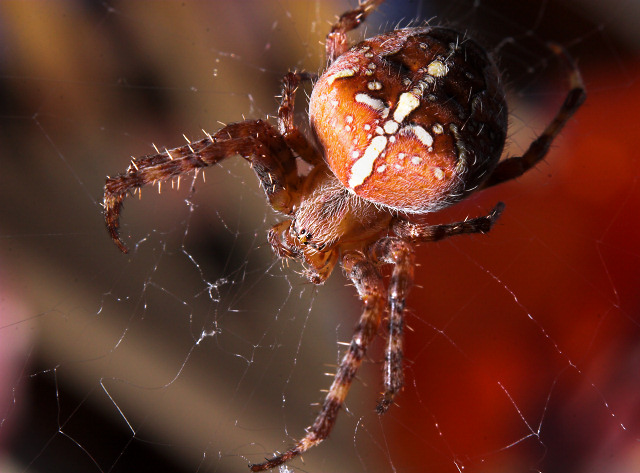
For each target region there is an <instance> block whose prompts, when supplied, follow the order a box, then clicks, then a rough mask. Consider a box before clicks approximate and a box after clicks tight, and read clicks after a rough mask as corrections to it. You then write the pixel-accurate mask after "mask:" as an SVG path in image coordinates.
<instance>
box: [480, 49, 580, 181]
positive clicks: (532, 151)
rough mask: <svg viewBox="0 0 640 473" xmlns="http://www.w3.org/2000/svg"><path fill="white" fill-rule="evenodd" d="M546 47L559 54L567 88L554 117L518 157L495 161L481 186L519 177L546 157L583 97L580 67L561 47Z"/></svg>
mask: <svg viewBox="0 0 640 473" xmlns="http://www.w3.org/2000/svg"><path fill="white" fill-rule="evenodd" d="M549 47H550V48H551V50H552V51H553V52H554V53H555V54H557V55H558V56H560V58H561V59H562V60H563V62H564V63H565V66H566V67H567V68H568V70H569V81H570V84H571V89H570V90H569V93H568V94H567V97H566V98H565V100H564V102H563V104H562V105H561V107H560V109H559V110H558V113H557V114H556V116H555V117H554V119H553V120H552V121H551V123H549V125H547V128H545V130H544V131H543V132H542V134H541V135H540V136H539V137H538V138H537V139H536V140H534V141H533V143H531V145H529V149H527V151H525V153H524V154H523V155H522V156H517V157H513V158H509V159H505V160H504V161H501V162H500V163H498V166H496V168H495V169H494V171H493V173H492V174H491V175H490V176H489V178H488V179H487V180H486V181H485V182H484V184H483V185H482V188H483V189H486V188H487V187H491V186H495V185H496V184H500V183H502V182H505V181H509V180H511V179H514V178H516V177H519V176H521V175H522V174H524V173H525V172H527V171H528V170H529V169H531V168H532V167H534V166H535V165H536V164H538V163H539V162H540V161H541V160H542V159H543V158H544V157H545V156H546V154H547V152H548V151H549V147H550V146H551V143H552V142H553V140H555V138H556V136H558V133H560V131H561V130H562V128H564V126H565V125H566V124H567V122H568V121H569V119H570V118H571V117H572V116H573V114H574V113H576V111H577V110H578V108H580V106H581V105H582V104H583V103H584V101H585V99H586V98H587V94H586V92H585V88H584V83H583V82H582V77H581V76H580V70H579V69H578V66H577V65H576V63H575V61H574V60H573V59H572V58H571V56H569V53H567V51H566V50H565V49H564V48H563V47H562V46H560V45H558V44H555V43H551V44H549Z"/></svg>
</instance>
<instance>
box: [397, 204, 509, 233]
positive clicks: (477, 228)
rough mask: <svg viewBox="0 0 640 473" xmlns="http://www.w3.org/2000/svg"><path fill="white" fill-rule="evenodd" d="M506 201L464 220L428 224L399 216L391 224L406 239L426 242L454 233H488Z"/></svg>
mask: <svg viewBox="0 0 640 473" xmlns="http://www.w3.org/2000/svg"><path fill="white" fill-rule="evenodd" d="M503 210H504V203H502V202H498V203H497V204H496V206H495V207H494V208H493V209H492V210H491V212H489V214H488V215H484V216H482V217H475V218H472V219H469V220H465V221H462V222H454V223H443V224H440V225H428V224H426V223H416V222H411V221H409V220H404V219H401V218H397V219H396V220H395V221H394V222H393V223H392V224H391V230H392V231H393V233H395V234H396V235H397V236H399V237H400V238H402V239H403V240H405V241H410V242H414V243H425V242H430V241H439V240H444V239H445V238H449V237H452V236H454V235H462V234H465V233H483V234H484V233H488V232H489V230H491V227H493V225H494V224H495V223H496V221H497V220H498V218H499V217H500V215H501V214H502V211H503Z"/></svg>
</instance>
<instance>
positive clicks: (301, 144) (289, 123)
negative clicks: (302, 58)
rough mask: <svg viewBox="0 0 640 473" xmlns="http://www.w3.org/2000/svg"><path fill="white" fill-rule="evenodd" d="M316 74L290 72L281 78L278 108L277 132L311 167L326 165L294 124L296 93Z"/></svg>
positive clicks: (314, 77)
mask: <svg viewBox="0 0 640 473" xmlns="http://www.w3.org/2000/svg"><path fill="white" fill-rule="evenodd" d="M317 77H318V76H317V74H312V73H310V72H306V71H291V72H289V73H287V74H286V75H285V76H284V77H283V78H282V98H281V100H280V107H279V108H278V131H279V132H280V134H281V135H282V136H283V137H284V140H285V141H286V143H287V144H288V145H289V147H290V148H291V149H293V151H294V152H295V153H296V154H297V155H298V156H300V158H302V159H303V160H305V161H306V162H308V163H309V164H311V165H313V166H317V165H320V164H322V165H326V164H325V162H324V159H322V155H321V154H320V153H319V152H318V150H317V149H316V148H315V147H314V146H313V145H311V143H309V140H307V137H306V136H304V134H303V133H302V132H301V131H300V129H298V128H297V127H296V125H295V123H294V113H293V111H294V104H295V99H296V92H297V91H298V86H299V85H300V83H301V82H306V81H311V80H314V79H317Z"/></svg>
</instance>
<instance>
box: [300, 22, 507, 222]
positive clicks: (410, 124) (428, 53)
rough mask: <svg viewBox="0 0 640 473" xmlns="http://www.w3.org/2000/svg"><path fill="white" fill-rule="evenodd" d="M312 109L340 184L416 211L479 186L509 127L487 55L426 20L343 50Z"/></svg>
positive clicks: (452, 199)
mask: <svg viewBox="0 0 640 473" xmlns="http://www.w3.org/2000/svg"><path fill="white" fill-rule="evenodd" d="M309 116H310V120H311V123H312V126H313V128H314V130H315V132H316V135H317V136H318V139H319V141H320V143H321V144H322V146H323V148H324V153H325V157H326V160H327V163H328V164H329V167H330V168H331V170H332V171H333V173H334V174H335V175H336V177H337V178H338V179H339V180H340V181H341V182H342V184H343V185H344V186H345V187H346V188H348V189H349V190H350V191H352V192H354V193H355V194H357V195H358V196H360V197H363V198H365V199H367V200H369V201H372V202H375V203H377V204H381V205H384V206H387V207H391V208H394V209H398V210H402V211H406V212H412V213H425V212H431V211H434V210H438V209H439V208H442V207H445V206H446V205H449V204H451V203H453V202H455V201H457V200H460V199H462V198H463V197H464V196H465V195H466V194H467V193H469V192H471V191H473V190H474V189H475V188H477V186H478V185H479V184H480V183H481V182H482V181H483V180H484V179H485V178H486V176H488V175H489V174H490V173H491V170H492V169H493V168H494V167H495V165H496V164H497V162H498V160H499V159H500V155H501V153H502V148H503V146H504V141H505V137H506V130H507V105H506V101H505V96H504V92H503V90H502V84H501V82H500V76H499V74H498V70H497V67H496V66H495V64H494V62H493V60H492V59H491V57H490V56H489V55H488V54H487V53H486V52H485V50H484V49H482V47H481V46H480V45H478V43H476V42H475V41H473V40H471V39H469V38H468V37H467V36H466V35H465V34H463V33H458V32H456V31H454V30H451V29H448V28H439V27H429V26H428V27H423V28H405V29H400V30H396V31H392V32H390V33H386V34H382V35H379V36H376V37H374V38H370V39H368V40H365V41H363V42H362V43H360V44H358V45H356V46H354V47H353V48H351V49H350V50H349V51H347V52H346V53H344V54H343V55H342V56H340V57H339V58H338V59H336V61H335V62H333V64H332V65H331V66H330V67H329V68H328V69H327V70H326V71H325V73H324V74H323V75H322V76H321V77H320V79H319V80H318V82H317V83H316V85H315V87H314V88H313V92H312V94H311V99H310V103H309Z"/></svg>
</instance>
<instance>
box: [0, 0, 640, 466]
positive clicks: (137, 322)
mask: <svg viewBox="0 0 640 473" xmlns="http://www.w3.org/2000/svg"><path fill="white" fill-rule="evenodd" d="M355 4H356V2H355V1H328V0H327V1H325V0H322V1H320V0H317V1H276V0H252V1H242V2H231V1H210V2H191V1H182V2H173V1H166V2H152V1H108V2H96V1H60V2H46V1H39V2H38V1H36V2H19V1H13V2H12V1H3V2H1V3H0V45H1V47H0V164H1V167H0V239H1V240H0V471H2V472H13V471H16V472H17V471H20V472H22V471H29V472H57V471H65V472H69V471H73V472H114V473H115V472H123V471H141V470H142V471H146V470H156V471H176V472H183V471H184V472H187V471H233V472H242V471H246V470H245V469H246V464H247V463H249V462H256V461H260V460H261V459H262V458H263V457H265V456H268V455H270V454H271V453H272V452H273V451H274V450H277V449H279V450H282V449H284V448H286V447H287V446H288V445H289V444H291V442H292V441H293V440H294V439H297V438H299V437H300V436H301V435H302V434H303V429H304V427H305V426H307V425H309V424H310V423H311V422H312V420H313V417H314V415H315V412H316V410H315V407H314V406H310V405H309V404H310V403H312V402H318V401H320V400H321V399H322V393H320V392H319V390H320V389H326V388H327V387H328V386H329V383H330V378H328V377H327V376H324V375H323V373H324V372H332V371H333V369H334V368H333V367H331V366H327V365H331V364H334V363H336V361H337V360H338V358H339V353H338V348H337V347H338V345H337V343H336V342H338V341H346V340H348V339H349V337H350V335H351V330H352V327H353V324H354V323H355V320H356V318H357V316H358V312H359V310H360V306H359V303H358V301H357V298H356V297H355V291H354V290H353V288H352V287H349V286H348V285H347V284H346V281H345V279H344V277H343V276H342V275H341V274H340V271H336V273H335V274H334V275H333V276H332V278H331V279H330V280H329V281H328V282H327V284H325V285H324V286H322V287H319V288H315V287H312V286H311V285H310V284H309V283H307V282H306V281H305V280H304V279H303V278H302V277H301V276H300V275H299V274H298V272H299V270H300V268H299V266H297V265H296V264H292V265H289V267H288V268H287V267H284V268H283V267H282V265H281V264H280V262H278V261H277V260H276V259H275V257H274V256H273V254H272V253H271V250H270V248H269V246H268V244H267V243H266V230H267V229H268V228H269V226H270V225H271V224H272V223H274V222H275V221H276V216H274V215H273V212H272V211H271V210H270V209H269V208H268V206H267V204H266V203H265V199H264V197H263V195H262V192H261V190H260V189H259V187H258V185H257V180H256V179H255V177H254V175H253V173H252V172H251V170H250V169H249V167H248V166H247V165H246V163H244V162H243V161H242V160H240V159H232V160H229V162H226V163H224V164H223V165H222V166H221V167H216V168H214V169H210V170H208V171H207V172H206V182H203V180H202V177H199V178H198V180H197V181H195V182H192V181H191V180H190V179H183V180H182V184H181V188H180V190H170V189H169V187H170V186H169V185H165V186H164V187H163V192H162V194H161V195H159V194H158V192H157V189H156V188H153V189H152V188H148V189H144V190H143V192H142V199H141V200H138V199H137V197H136V198H129V200H128V201H127V202H126V204H127V205H126V210H125V211H124V213H123V218H122V223H123V228H122V233H123V235H124V238H125V241H126V242H127V243H128V245H129V246H130V247H131V248H132V251H131V253H130V254H129V255H126V256H125V255H123V254H120V253H119V252H118V251H117V249H116V247H115V246H114V245H113V244H112V242H111V241H110V240H109V238H108V236H107V234H106V232H105V230H104V225H103V222H102V216H101V207H100V206H99V201H100V199H101V194H102V186H103V185H104V179H105V176H106V175H114V174H116V173H118V172H121V171H124V170H125V169H126V167H127V166H128V162H129V159H130V157H131V156H141V155H144V154H148V153H150V152H152V151H153V148H152V143H155V144H156V145H157V146H158V147H165V146H166V147H169V148H171V147H175V146H179V145H181V144H183V143H184V138H183V137H182V135H183V134H184V135H185V136H186V137H188V138H190V139H198V138H200V137H202V136H203V132H202V131H201V130H202V129H205V130H207V131H210V132H211V131H215V130H216V129H217V128H219V127H220V126H221V123H229V122H233V121H240V120H242V119H243V117H251V118H256V117H265V116H267V115H270V116H273V115H274V114H275V113H276V110H277V105H278V101H277V98H275V97H276V96H277V95H278V94H279V93H280V91H279V87H280V85H279V81H280V79H281V77H282V75H283V74H284V73H285V72H287V71H288V70H290V69H307V70H311V71H319V70H321V69H322V67H323V65H324V59H323V45H322V41H323V39H324V35H325V34H326V32H327V30H328V28H329V26H330V24H331V22H332V21H334V19H335V17H336V15H338V14H340V13H342V12H343V11H345V10H347V9H349V8H351V7H353V6H354V5H355ZM638 18H640V6H639V5H638V3H637V2H635V1H624V0H613V1H610V2H606V3H605V2H599V1H596V0H592V1H587V0H582V1H579V0H529V1H523V2H508V1H499V0H479V1H467V0H455V1H446V2H445V1H441V2H438V1H432V2H427V1H422V2H421V1H417V0H416V1H409V0H403V1H393V0H389V1H388V2H387V3H385V4H384V5H382V7H381V8H380V9H379V11H378V12H376V13H375V14H374V15H372V16H371V18H370V21H368V22H367V24H366V28H362V29H360V30H358V31H356V32H354V33H353V38H354V39H357V38H361V37H362V36H363V35H364V34H369V35H371V34H375V33H377V32H379V31H382V30H386V29H389V28H393V27H394V26H396V25H397V24H400V25H406V24H409V23H410V22H411V21H416V22H418V23H419V22H422V21H425V20H431V22H432V23H434V24H441V23H443V24H448V25H452V26H454V27H456V28H458V29H461V30H465V31H468V32H469V34H471V35H472V36H474V37H476V38H477V39H479V40H480V41H481V42H482V43H483V44H485V45H486V46H487V48H488V49H490V50H492V51H493V52H494V53H495V54H496V57H497V58H498V60H499V64H500V67H501V69H502V70H503V71H504V77H505V81H506V83H507V84H508V87H509V102H510V107H511V119H510V133H509V134H510V137H509V143H508V150H507V153H508V154H511V155H517V154H519V153H522V152H523V150H524V149H526V147H527V146H528V144H529V143H530V142H531V140H532V139H533V138H535V136H536V135H537V134H539V133H540V131H541V130H542V129H543V128H544V126H545V124H546V123H548V121H549V120H550V119H551V117H552V116H553V114H554V113H555V111H556V109H557V107H558V106H559V104H560V103H561V102H562V100H563V98H564V95H565V94H566V90H567V81H566V77H565V74H564V71H563V70H562V68H561V67H559V66H558V64H557V63H556V61H555V59H554V57H553V55H552V54H551V53H550V51H549V50H548V48H547V47H546V43H547V42H548V41H555V42H559V43H561V44H563V45H565V46H566V47H567V49H568V50H569V51H570V53H571V54H572V55H573V56H574V57H575V58H576V59H577V61H578V63H579V65H580V68H581V70H582V73H583V76H584V80H585V83H586V85H587V89H588V94H589V96H588V100H587V103H586V105H585V106H584V107H583V108H582V109H581V110H580V111H579V112H578V114H577V115H576V116H575V118H574V119H572V120H571V123H570V124H569V126H568V127H567V129H566V130H565V131H564V132H563V133H562V135H561V137H560V138H559V139H558V140H557V141H556V142H555V143H554V146H553V148H552V150H551V153H550V155H549V156H548V158H547V159H546V160H545V162H543V163H542V164H541V165H539V166H538V167H537V168H536V169H535V170H533V171H531V172H530V173H528V174H527V175H526V176H524V177H522V178H521V179H518V180H517V181H515V182H510V183H508V184H505V185H502V186H499V187H498V188H495V189H491V190H490V191H487V192H485V193H483V194H480V195H478V196H474V197H472V198H471V199H469V200H468V201H466V202H464V203H461V204H459V205H457V206H455V207H453V208H451V209H448V210H446V211H445V212H442V213H441V214H438V215H435V216H433V222H447V221H454V220H460V219H464V218H465V217H468V216H476V215H481V214H485V213H486V212H487V211H488V210H489V209H490V208H492V207H493V205H494V204H495V203H496V202H497V201H504V202H505V203H506V205H507V208H506V211H505V213H504V215H503V217H502V218H501V220H500V222H499V224H498V225H497V226H496V227H495V228H494V230H492V232H491V234H490V235H488V236H473V237H469V238H459V239H455V240H449V241H445V242H441V243H437V244H432V245H428V246H423V247H422V248H420V250H419V252H418V260H419V264H420V267H419V268H418V269H417V272H416V275H417V276H416V279H417V281H416V283H417V286H416V288H415V289H414V290H413V292H412V295H411V299H410V301H409V306H410V308H411V313H410V314H409V317H408V324H409V326H410V328H411V330H410V331H408V333H407V340H406V357H407V363H406V364H407V386H406V389H405V390H404V392H403V393H402V394H401V395H400V397H399V398H398V405H397V406H394V407H393V408H392V409H391V411H390V412H389V413H388V414H387V415H385V416H384V417H383V418H378V416H377V415H376V414H375V413H374V410H373V407H374V405H375V399H376V396H377V393H378V392H379V387H380V360H381V359H382V357H381V356H382V355H381V350H380V348H381V340H378V341H377V343H376V345H375V346H374V347H373V348H372V350H371V352H370V356H369V359H368V360H367V363H365V365H364V368H363V369H362V371H361V373H360V375H359V380H358V382H356V383H355V385H354V387H353V389H352V392H351V393H350V395H349V398H348V402H347V406H346V409H345V411H344V412H342V413H341V414H340V416H339V420H338V424H337V426H336V429H335V431H334V432H333V433H332V435H331V437H330V439H329V440H328V441H326V442H325V443H324V444H323V445H322V446H320V447H318V448H315V449H314V450H312V451H310V452H309V453H308V454H306V455H305V456H304V463H302V462H301V461H300V460H296V461H295V462H294V463H291V465H289V467H290V468H292V469H301V470H303V471H312V472H320V471H331V472H335V471H342V472H357V471H363V472H364V471H366V472H391V471H399V472H403V473H404V472H414V471H429V472H455V471H460V470H462V469H464V470H465V471H467V472H500V471H505V472H507V471H508V472H513V471H546V472H555V471H563V472H581V473H582V472H604V471H619V472H631V471H639V470H640V447H639V445H638V439H639V438H640V412H639V410H640V394H639V393H640V376H639V375H640V326H639V325H640V324H639V323H640V309H639V307H640V291H639V290H638V287H639V283H640V270H638V268H639V267H640V250H639V249H638V242H639V241H640V228H639V224H638V218H637V216H638V215H639V214H640V189H639V184H638V182H639V181H638V176H639V173H638V168H639V166H638V164H639V163H638V160H639V157H640V152H639V151H638V149H640V148H639V145H640V138H638V137H639V136H640V120H638V118H637V110H638V109H639V108H640V83H639V80H638V79H639V78H640V64H639V61H638V59H639V57H638V51H639V46H640V37H639V35H638V28H637V21H638ZM305 92H307V93H308V92H309V90H308V89H305ZM297 107H298V108H297V112H298V119H299V122H300V124H301V126H303V127H304V126H305V109H306V98H305V94H303V93H301V94H299V100H298V103H297Z"/></svg>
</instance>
